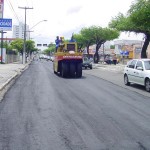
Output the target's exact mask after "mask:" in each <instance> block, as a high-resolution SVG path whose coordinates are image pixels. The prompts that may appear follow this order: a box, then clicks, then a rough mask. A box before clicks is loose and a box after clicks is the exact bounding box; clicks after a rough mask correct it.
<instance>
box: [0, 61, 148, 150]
mask: <svg viewBox="0 0 150 150" xmlns="http://www.w3.org/2000/svg"><path fill="white" fill-rule="evenodd" d="M97 67H98V66H97ZM96 70H99V71H100V72H99V73H98V71H96ZM92 71H93V72H95V71H96V73H95V74H93V75H91V74H89V73H90V72H92ZM101 72H102V69H93V70H83V77H82V78H81V79H71V78H68V79H64V78H61V77H59V76H57V75H55V74H54V73H53V70H52V63H50V62H45V61H41V62H40V61H35V62H33V63H31V64H30V66H29V68H28V69H27V70H25V72H24V73H23V74H22V75H21V76H19V77H18V78H17V79H16V82H15V83H14V84H13V85H12V87H11V88H10V89H9V91H8V92H7V93H6V95H5V97H4V99H3V101H2V102H1V103H0V149H2V150H149V149H150V142H149V141H150V126H149V122H150V117H149V116H150V109H149V107H150V100H149V97H147V96H144V95H143V94H139V93H137V92H134V91H132V90H129V89H126V88H124V87H121V86H118V85H116V83H115V82H114V83H113V82H111V81H109V82H108V81H105V79H101V78H100V77H97V74H100V73H101ZM113 73H114V76H115V74H118V75H119V74H120V72H117V71H112V72H111V71H106V74H109V77H110V76H112V74H113ZM106 74H105V76H106ZM121 75H122V73H121ZM116 81H117V80H116ZM132 88H133V87H132Z"/></svg>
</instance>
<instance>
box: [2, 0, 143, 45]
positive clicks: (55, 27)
mask: <svg viewBox="0 0 150 150" xmlns="http://www.w3.org/2000/svg"><path fill="white" fill-rule="evenodd" d="M132 2H133V0H88V1H87V0H74V1H73V0H5V4H4V18H12V19H13V24H18V22H19V21H21V22H24V10H23V9H19V8H18V7H19V6H20V7H25V6H26V7H30V8H32V7H33V9H29V10H27V24H28V25H29V27H30V28H31V27H32V26H34V25H35V24H37V23H38V22H39V21H41V20H44V19H46V20H48V21H47V22H41V23H40V24H38V25H37V26H35V27H34V28H33V29H32V30H34V32H32V33H31V37H32V38H33V39H34V40H36V41H45V42H54V40H55V37H56V36H57V35H59V36H64V37H65V38H69V37H70V36H71V34H72V33H73V32H74V33H78V32H79V31H80V30H81V29H82V28H83V27H88V26H91V25H97V26H101V27H107V26H108V23H109V21H110V20H111V18H112V17H115V16H117V14H118V13H119V12H121V13H124V14H125V13H126V12H127V11H128V9H129V8H130V5H131V4H132ZM11 35H12V34H11V32H10V31H9V32H8V33H7V35H6V36H8V37H11ZM141 37H142V36H137V35H134V34H121V36H120V39H134V40H135V39H141Z"/></svg>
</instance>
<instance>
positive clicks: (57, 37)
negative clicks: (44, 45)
mask: <svg viewBox="0 0 150 150" xmlns="http://www.w3.org/2000/svg"><path fill="white" fill-rule="evenodd" d="M55 43H56V52H57V49H58V47H59V44H60V39H59V36H56V40H55Z"/></svg>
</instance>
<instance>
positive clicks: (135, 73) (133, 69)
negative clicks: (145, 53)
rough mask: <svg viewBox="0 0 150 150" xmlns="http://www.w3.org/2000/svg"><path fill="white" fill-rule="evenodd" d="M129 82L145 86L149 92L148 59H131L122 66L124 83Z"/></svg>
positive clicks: (149, 66)
mask: <svg viewBox="0 0 150 150" xmlns="http://www.w3.org/2000/svg"><path fill="white" fill-rule="evenodd" d="M130 83H135V84H140V85H143V86H145V90H146V91H147V92H150V59H132V60H130V61H129V62H128V63H127V65H126V66H125V68H124V84H125V85H130Z"/></svg>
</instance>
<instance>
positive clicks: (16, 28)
mask: <svg viewBox="0 0 150 150" xmlns="http://www.w3.org/2000/svg"><path fill="white" fill-rule="evenodd" d="M26 31H29V26H28V25H26ZM29 34H30V33H29V32H26V39H27V40H29ZM13 38H20V39H24V24H23V23H22V22H20V23H19V25H13Z"/></svg>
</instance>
